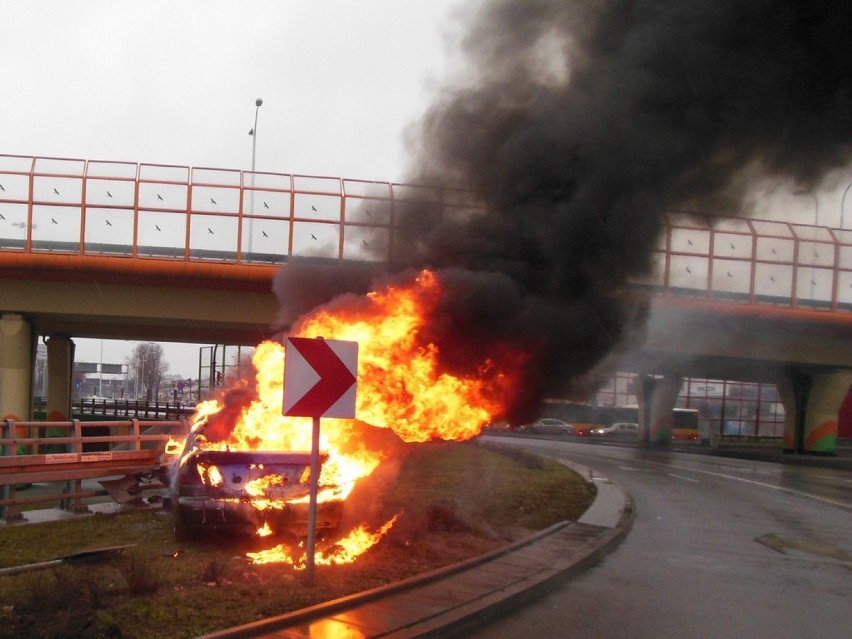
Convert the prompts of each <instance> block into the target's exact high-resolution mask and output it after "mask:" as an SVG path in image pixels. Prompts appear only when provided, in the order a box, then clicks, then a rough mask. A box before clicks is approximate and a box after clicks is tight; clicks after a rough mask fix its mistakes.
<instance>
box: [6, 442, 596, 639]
mask: <svg viewBox="0 0 852 639" xmlns="http://www.w3.org/2000/svg"><path fill="white" fill-rule="evenodd" d="M593 490H594V489H593V488H592V487H590V486H588V485H587V484H585V483H584V482H583V481H582V479H581V478H580V477H578V476H577V475H576V474H575V473H573V472H571V471H569V470H568V469H566V468H565V467H563V466H561V465H559V464H557V463H555V462H549V461H546V460H542V459H540V458H538V457H534V456H530V455H525V454H523V453H517V452H509V449H506V450H505V451H503V450H501V449H494V448H488V447H485V446H482V445H478V444H477V443H475V442H469V443H446V442H441V443H434V444H428V445H419V446H411V447H406V449H405V451H404V455H403V456H402V458H401V459H400V463H399V465H398V466H393V467H391V466H386V467H385V469H383V471H382V472H381V473H378V474H376V476H375V477H374V478H373V481H372V482H370V483H369V484H364V485H363V486H360V487H359V488H358V489H356V491H355V492H353V494H352V496H351V498H350V500H349V501H348V502H347V505H346V509H345V510H346V514H347V516H348V517H349V518H350V519H352V520H353V521H354V520H355V519H361V521H366V522H367V523H368V524H369V525H371V526H378V525H380V524H381V523H383V522H384V521H387V519H389V518H390V517H391V516H393V515H394V514H400V516H399V518H398V520H397V522H396V524H395V525H394V526H393V528H392V529H391V530H390V531H389V533H388V534H387V535H386V536H385V538H384V539H382V541H381V542H380V543H379V544H377V545H376V546H375V547H374V548H372V549H371V550H370V551H368V552H367V553H365V555H363V556H362V557H361V558H359V560H358V561H357V562H356V563H354V564H351V565H347V566H335V567H322V566H318V567H317V570H316V576H315V580H314V585H313V586H312V587H308V586H307V585H306V583H305V578H304V574H303V573H302V572H299V571H296V570H293V569H291V568H289V567H285V566H282V565H280V564H274V565H253V564H251V563H250V562H249V561H248V560H247V559H246V558H245V552H246V551H248V550H257V549H258V548H257V547H256V546H255V545H254V543H250V542H246V541H245V540H237V539H230V540H222V539H215V540H210V539H208V540H205V541H199V542H194V543H189V544H177V543H176V542H175V540H174V536H173V533H172V518H171V514H170V513H168V512H167V511H149V512H138V513H130V514H122V515H116V516H92V517H86V518H81V519H75V520H68V521H64V522H56V523H49V524H40V525H38V526H9V527H4V528H2V529H0V566H4V567H5V566H12V565H19V564H26V563H32V562H38V561H46V560H49V559H52V558H55V557H58V556H62V555H64V554H68V553H72V552H75V551H79V550H82V549H87V548H95V547H103V546H115V545H124V544H136V546H135V547H134V548H132V549H131V550H128V551H126V552H125V553H124V554H123V555H122V556H121V557H119V558H116V559H113V560H111V561H109V562H104V563H99V564H85V565H80V564H75V565H62V566H60V567H58V568H53V569H50V570H43V571H38V572H27V573H22V574H18V575H9V576H2V577H0V602H2V603H0V637H26V636H33V637H35V636H38V637H44V638H54V639H58V638H60V637H78V638H83V639H86V638H91V639H95V638H107V637H110V638H122V639H145V638H148V637H151V638H154V637H156V638H158V639H172V638H182V637H197V636H198V635H202V634H205V633H209V632H213V631H214V630H220V629H223V628H228V627H231V626H235V625H239V624H244V623H248V622H250V621H254V620H257V619H262V618H264V617H268V616H272V615H279V614H282V613H285V612H288V611H291V610H296V609H299V608H303V607H306V606H309V605H313V604H316V603H320V602H323V601H328V600H330V599H335V598H338V597H342V596H345V595H348V594H352V593H355V592H360V591H363V590H368V589H370V588H374V587H377V586H381V585H385V584H388V583H392V582H395V581H398V580H401V579H404V578H407V577H410V576H413V575H416V574H420V573H423V572H426V571H429V570H434V569H436V568H439V567H442V566H445V565H448V564H451V563H455V562H458V561H461V560H464V559H467V558H470V557H473V556H476V555H478V554H481V553H484V552H488V551H490V550H493V549H496V548H498V547H500V546H503V545H505V544H507V543H510V542H511V541H514V540H516V539H518V538H520V537H521V536H523V535H526V534H529V533H530V532H531V531H534V530H538V529H541V528H544V527H547V526H549V525H551V524H553V523H556V522H559V521H564V520H573V519H576V518H577V517H579V515H580V514H582V513H583V512H584V511H585V509H586V508H587V507H588V504H589V503H590V502H591V499H592V498H593ZM355 515H358V516H357V517H356V516H355ZM361 521H359V522H357V523H361Z"/></svg>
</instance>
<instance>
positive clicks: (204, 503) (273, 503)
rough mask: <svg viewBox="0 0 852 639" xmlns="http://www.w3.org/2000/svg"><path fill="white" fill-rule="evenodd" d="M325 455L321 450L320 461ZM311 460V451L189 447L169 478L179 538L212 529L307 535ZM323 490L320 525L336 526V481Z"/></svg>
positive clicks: (338, 502)
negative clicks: (174, 473)
mask: <svg viewBox="0 0 852 639" xmlns="http://www.w3.org/2000/svg"><path fill="white" fill-rule="evenodd" d="M327 458H328V456H327V455H320V464H321V465H322V464H323V463H324V462H325V461H326V459H327ZM310 464H311V455H310V453H307V452H274V451H229V450H224V451H222V450H203V449H200V448H195V449H193V450H191V451H190V452H188V453H186V454H184V455H183V456H182V459H181V463H180V464H176V465H175V466H174V469H175V472H176V475H177V476H176V477H174V478H173V479H172V482H171V486H172V508H173V511H174V521H175V537H176V539H178V540H181V541H182V540H187V539H190V538H193V537H196V536H198V534H199V533H208V532H224V533H233V534H240V535H245V536H254V535H260V536H265V535H267V534H271V533H272V532H273V531H274V532H275V533H276V534H278V535H291V536H295V537H304V536H306V535H307V530H308V507H309V482H310ZM320 490H321V491H322V494H323V495H324V498H323V500H322V501H318V503H317V525H316V528H317V529H318V530H319V529H328V530H333V529H336V528H337V527H338V525H339V524H340V517H341V513H342V510H343V500H342V498H340V496H339V495H338V496H337V497H336V498H335V492H336V491H335V486H331V485H320Z"/></svg>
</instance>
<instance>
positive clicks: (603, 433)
mask: <svg viewBox="0 0 852 639" xmlns="http://www.w3.org/2000/svg"><path fill="white" fill-rule="evenodd" d="M592 435H594V436H596V437H608V438H610V439H636V438H637V437H638V436H639V424H634V423H633V422H616V423H614V424H613V425H612V426H607V427H605V428H594V429H592Z"/></svg>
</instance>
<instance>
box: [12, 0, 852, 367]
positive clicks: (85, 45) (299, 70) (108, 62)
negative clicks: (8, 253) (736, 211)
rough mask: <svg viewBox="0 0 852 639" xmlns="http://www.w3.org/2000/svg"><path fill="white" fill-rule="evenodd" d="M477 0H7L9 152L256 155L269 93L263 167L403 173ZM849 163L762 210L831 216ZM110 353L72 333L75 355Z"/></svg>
mask: <svg viewBox="0 0 852 639" xmlns="http://www.w3.org/2000/svg"><path fill="white" fill-rule="evenodd" d="M477 2H479V0H358V1H355V0H311V1H308V0H272V1H270V0H251V1H245V2H234V1H233V0H227V1H221V0H203V1H201V0H180V1H175V0H170V1H163V0H147V1H146V2H129V1H125V0H88V1H80V2H68V1H67V0H39V1H30V0H5V1H4V2H2V4H0V58H2V59H3V60H4V61H5V62H6V64H4V68H3V77H2V87H3V100H2V102H0V115H2V117H0V140H2V142H1V143H0V154H21V155H37V156H54V157H66V158H80V159H87V160H112V161H129V162H144V163H155V164H177V165H186V166H196V167H217V168H236V169H248V168H250V166H251V160H252V141H253V139H252V137H251V136H249V134H248V132H249V130H250V129H251V128H253V127H254V124H255V100H256V99H257V98H262V99H263V105H262V106H261V107H260V110H259V113H258V126H257V129H258V130H257V137H256V143H257V146H256V158H255V162H256V168H257V170H258V171H272V172H281V173H300V174H308V175H328V176H336V177H346V178H359V179H370V180H392V181H399V180H401V179H403V177H404V174H405V169H406V154H405V145H404V132H405V130H406V127H407V126H409V125H411V124H413V123H416V122H417V121H418V120H419V118H420V116H421V115H422V113H423V112H424V111H425V109H426V108H427V107H428V106H429V104H430V102H431V100H432V99H433V97H434V96H435V94H436V88H437V87H438V86H439V84H440V83H441V82H442V80H444V79H445V78H446V77H447V76H448V75H449V74H450V73H452V72H454V71H456V70H457V69H456V67H457V66H458V64H459V61H458V56H457V54H456V49H455V48H454V44H455V43H456V42H457V40H458V38H459V36H460V33H461V31H460V29H461V27H460V26H459V21H458V20H456V19H455V18H454V16H455V14H456V12H457V11H459V10H469V9H470V7H471V6H472V5H473V4H475V3H477ZM849 179H850V176H848V175H846V174H845V173H844V174H842V175H840V174H838V175H835V176H833V177H832V178H831V181H830V184H829V185H828V186H826V187H825V189H824V190H821V191H820V192H819V193H818V198H819V200H818V202H817V200H816V199H815V198H814V197H812V196H808V197H797V198H796V197H792V196H791V193H790V189H789V188H787V187H782V188H780V189H776V190H775V191H774V192H772V193H765V194H762V195H761V201H762V204H761V205H760V206H758V207H757V211H758V213H759V215H761V216H766V217H773V218H780V219H788V220H793V219H798V220H800V221H801V220H803V219H809V217H810V215H811V214H812V213H813V214H814V215H816V213H817V209H818V212H819V216H820V222H821V223H822V224H827V225H837V224H838V223H839V220H840V207H841V193H842V192H843V189H844V187H845V186H846V185H847V183H848V182H849ZM848 199H849V200H850V201H852V198H848ZM850 206H852V204H849V203H847V208H849V207H850ZM846 217H847V218H852V213H849V212H847V214H846ZM846 224H847V226H850V225H852V219H847V221H846ZM129 351H130V345H127V344H126V343H121V344H118V345H115V344H109V343H108V344H107V346H106V348H105V350H104V359H105V361H109V362H122V361H124V357H125V356H126V355H127V354H128V353H129ZM197 351H198V348H197V345H191V346H189V347H183V348H180V349H178V348H177V347H174V348H171V349H167V353H166V357H167V360H168V361H169V363H170V364H171V365H172V367H171V372H175V373H179V374H181V375H183V376H195V375H196V374H197V369H198V359H197ZM100 353H101V345H100V340H79V341H78V357H77V358H78V360H81V361H97V360H98V359H99V358H100Z"/></svg>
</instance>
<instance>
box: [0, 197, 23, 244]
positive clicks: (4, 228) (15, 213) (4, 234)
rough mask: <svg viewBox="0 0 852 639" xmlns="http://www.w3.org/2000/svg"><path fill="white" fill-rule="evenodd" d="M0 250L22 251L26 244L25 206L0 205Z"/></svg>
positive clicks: (5, 203)
mask: <svg viewBox="0 0 852 639" xmlns="http://www.w3.org/2000/svg"><path fill="white" fill-rule="evenodd" d="M0 215H2V216H3V217H2V219H0V248H2V249H24V248H25V247H26V243H27V205H26V204H10V203H9V202H8V201H6V202H3V203H2V204H0Z"/></svg>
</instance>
